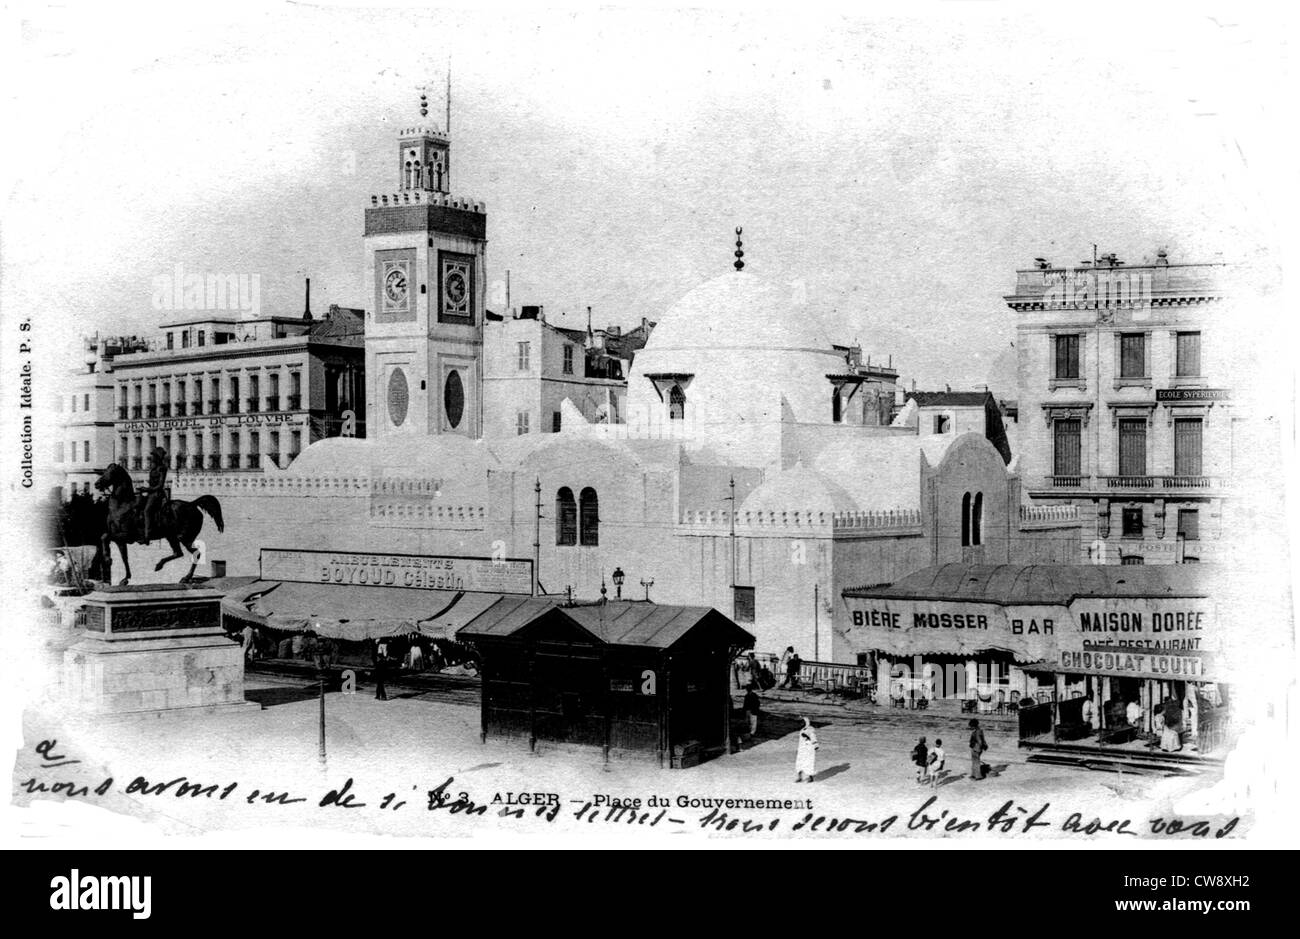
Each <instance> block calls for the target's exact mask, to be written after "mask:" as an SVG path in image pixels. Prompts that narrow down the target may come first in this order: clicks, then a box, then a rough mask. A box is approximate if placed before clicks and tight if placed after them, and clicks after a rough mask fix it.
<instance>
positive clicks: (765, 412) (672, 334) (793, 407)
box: [628, 272, 847, 435]
mask: <svg viewBox="0 0 1300 939" xmlns="http://www.w3.org/2000/svg"><path fill="white" fill-rule="evenodd" d="M846 368H847V363H846V360H845V355H844V353H843V352H836V351H835V350H834V348H833V347H832V345H831V342H830V340H829V339H827V338H826V336H825V335H824V332H823V330H822V328H821V325H820V322H819V320H818V318H817V317H816V316H815V315H814V313H813V311H812V310H811V309H810V308H809V307H808V305H807V304H806V302H804V301H803V298H801V297H799V296H798V295H797V293H796V291H795V289H794V288H792V287H790V286H788V285H783V284H780V283H771V282H769V281H766V280H763V279H762V278H760V277H756V276H754V275H753V274H746V273H743V272H733V273H731V274H724V275H723V276H722V277H718V278H716V279H714V280H711V281H709V282H708V283H707V284H704V285H702V286H700V287H697V288H695V289H694V290H692V291H691V292H690V293H688V294H687V295H686V296H685V297H683V298H682V299H681V300H679V301H678V302H677V303H676V304H674V305H673V306H672V307H671V308H670V309H669V310H668V312H667V313H665V314H664V315H663V316H661V317H660V318H659V321H658V325H656V326H655V328H654V331H653V332H652V333H651V334H650V340H649V342H647V343H646V346H645V348H644V349H642V350H641V351H640V352H638V353H637V354H636V358H635V359H634V360H633V363H632V371H631V374H630V375H629V378H628V405H629V407H628V413H629V421H630V422H635V421H637V420H640V419H648V420H664V419H666V417H667V415H668V403H667V395H668V390H669V388H670V387H671V384H672V383H676V384H677V385H679V386H680V389H681V391H682V392H683V393H684V396H685V416H684V421H685V422H686V423H688V424H691V425H693V426H694V428H695V429H696V431H697V432H698V431H699V430H701V429H702V428H704V427H708V428H709V431H708V433H709V434H712V435H716V434H717V433H719V432H723V431H725V430H726V429H727V428H737V427H753V426H755V425H759V424H772V423H776V422H780V421H783V420H793V421H802V422H809V423H830V420H831V403H830V399H831V390H832V386H831V384H830V383H829V382H828V381H827V378H826V376H827V375H829V374H832V373H836V372H842V371H844V370H845V369H846Z"/></svg>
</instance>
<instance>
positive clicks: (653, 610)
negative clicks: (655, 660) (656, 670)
mask: <svg viewBox="0 0 1300 939" xmlns="http://www.w3.org/2000/svg"><path fill="white" fill-rule="evenodd" d="M550 610H557V611H559V612H560V613H562V614H563V615H564V616H565V617H567V618H568V619H570V620H572V621H573V622H574V623H575V624H577V625H578V626H579V627H581V628H582V629H584V630H586V631H587V632H588V633H591V635H593V636H595V637H596V638H597V639H600V640H601V641H602V642H604V643H607V644H609V645H620V646H641V647H649V648H655V649H667V648H669V647H670V646H672V645H673V644H674V643H676V642H677V641H678V640H679V639H681V638H682V637H683V636H685V635H686V634H687V633H688V632H690V631H691V630H692V629H694V628H695V627H696V626H698V625H699V624H700V623H702V622H703V621H704V620H705V619H707V618H709V617H710V616H716V617H718V619H719V620H720V621H721V622H722V623H725V624H726V625H727V626H728V627H730V628H731V629H732V630H733V631H734V632H735V634H736V641H737V644H739V645H746V644H748V645H753V642H754V637H753V636H751V635H750V634H749V633H747V632H745V631H744V630H743V629H741V628H740V627H739V626H736V625H735V624H734V623H732V622H731V621H730V620H728V619H727V618H726V617H724V616H722V614H720V613H718V612H717V611H716V610H714V609H712V608H711V607H704V606H669V605H661V604H658V603H642V602H637V601H632V600H614V601H610V602H609V603H601V604H592V605H589V606H563V605H561V604H559V603H558V602H557V601H555V600H551V599H548V598H545V597H502V598H501V599H500V600H498V601H497V602H496V603H494V604H493V605H492V606H491V607H490V608H489V609H488V610H486V611H485V612H483V613H482V614H480V615H479V616H477V617H475V618H474V619H473V620H471V621H470V622H469V623H467V624H466V625H465V626H464V627H462V628H461V630H460V631H459V633H458V636H459V637H460V638H466V639H475V638H496V639H504V638H507V637H509V636H512V635H514V634H515V633H517V632H518V631H519V630H521V629H523V628H524V627H525V626H527V625H528V624H530V623H532V622H533V621H535V620H536V619H537V618H538V617H540V616H541V615H543V614H544V613H546V612H548V611H550Z"/></svg>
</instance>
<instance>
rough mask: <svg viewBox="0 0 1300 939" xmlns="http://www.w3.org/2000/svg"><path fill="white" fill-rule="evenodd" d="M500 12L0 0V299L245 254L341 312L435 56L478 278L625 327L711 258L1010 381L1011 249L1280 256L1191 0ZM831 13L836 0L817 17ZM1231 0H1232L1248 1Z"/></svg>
mask: <svg viewBox="0 0 1300 939" xmlns="http://www.w3.org/2000/svg"><path fill="white" fill-rule="evenodd" d="M1134 6H1135V5H1129V6H1123V5H1119V6H1109V5H1105V4H1103V5H1100V6H1090V7H1089V9H1088V15H1086V16H1083V15H1074V16H1070V17H1068V18H1066V17H1061V16H1053V17H1047V16H1046V14H1045V12H1044V11H1043V10H1042V9H1041V8H1040V9H1038V10H1036V9H1035V7H1033V6H1030V5H1017V4H1010V3H978V4H976V3H969V4H967V3H963V4H956V3H935V4H929V5H927V4H916V5H912V6H910V7H908V8H907V10H908V11H909V12H908V16H906V17H904V16H902V15H900V14H899V13H897V12H895V11H894V9H889V8H867V10H866V11H865V12H857V11H856V8H842V10H840V11H837V10H836V9H834V8H829V7H826V8H823V7H819V6H817V5H815V4H810V5H800V6H799V7H798V8H787V9H786V10H785V11H783V12H782V11H770V10H767V9H764V8H763V7H761V6H759V5H755V6H753V7H748V6H747V7H739V6H734V7H714V8H711V9H703V10H700V9H697V10H685V9H674V8H672V7H669V6H659V7H657V8H646V7H641V8H636V9H628V8H622V9H615V8H597V7H594V6H585V7H572V8H567V9H561V8H550V9H547V10H543V11H536V12H534V11H530V10H528V9H527V8H510V7H503V6H500V5H494V6H492V7H490V8H488V9H483V8H470V7H459V8H448V9H433V8H401V7H397V8H387V9H378V8H353V7H346V6H334V5H316V6H312V5H305V4H267V5H263V6H261V7H247V6H244V5H243V4H241V3H223V4H213V5H205V8H204V9H200V10H197V11H189V10H188V9H187V10H186V11H185V12H184V13H183V14H182V13H181V12H180V11H179V10H178V9H177V8H176V7H168V6H157V7H137V8H135V10H136V12H135V13H123V12H121V9H122V8H117V7H115V8H114V9H113V10H112V11H109V10H108V9H106V8H105V6H104V5H100V6H99V7H96V6H90V5H88V6H85V7H75V6H71V7H61V8H43V7H38V6H32V7H30V8H27V9H26V10H25V11H24V13H23V15H22V17H21V18H20V19H21V25H20V27H19V28H18V30H17V34H16V35H11V36H9V37H8V38H7V42H8V43H9V44H10V48H9V49H8V50H7V51H8V52H9V53H11V54H12V56H13V58H11V62H12V63H14V67H13V71H12V73H11V74H20V75H22V76H24V80H23V81H22V82H21V83H19V84H17V85H14V84H12V83H11V87H10V88H9V89H8V91H7V92H6V96H7V100H6V106H7V108H8V109H9V111H10V112H11V113H10V115H9V118H8V122H9V123H10V126H18V127H21V128H23V133H22V135H21V137H20V138H17V139H19V140H20V145H18V146H13V145H12V144H13V141H14V139H15V138H11V140H10V144H11V146H10V147H7V148H5V149H6V153H5V155H4V163H3V167H4V176H3V183H4V197H5V207H4V213H5V221H4V227H3V232H2V234H0V251H2V252H3V253H2V254H0V257H2V258H3V268H2V272H3V278H2V281H0V303H3V308H2V309H3V311H4V313H5V314H6V315H7V316H13V315H15V313H18V312H24V313H30V314H31V315H34V316H35V317H36V318H37V319H38V321H39V322H41V323H42V324H45V325H46V326H49V327H51V328H49V329H47V330H46V333H47V335H50V339H49V340H47V341H46V342H45V343H44V345H43V350H44V351H46V352H47V353H49V352H50V351H51V350H54V349H58V350H62V349H64V348H68V349H70V350H73V351H71V352H70V354H71V355H73V356H74V357H75V356H77V355H78V354H79V353H77V352H76V351H75V340H76V338H77V337H78V335H80V334H83V333H91V332H94V331H96V330H98V331H99V332H101V333H106V334H119V333H133V332H150V333H151V332H153V331H154V330H155V329H156V327H157V325H158V324H159V323H160V322H162V321H163V320H165V319H168V318H170V317H171V314H170V313H167V312H165V311H161V312H160V311H158V310H156V309H155V308H154V306H153V304H152V302H151V301H152V288H153V284H154V279H155V278H156V277H157V276H158V275H160V274H169V273H170V272H172V271H173V270H174V269H175V266H176V265H178V264H180V265H183V267H184V269H185V270H186V271H189V272H204V273H222V274H225V273H235V274H256V275H258V276H259V279H260V284H261V298H262V310H263V312H264V313H283V314H287V315H297V314H300V313H301V311H302V308H303V279H304V277H310V278H311V280H312V306H313V309H314V310H315V311H316V312H318V313H319V312H321V311H323V310H324V309H325V307H326V306H327V305H328V304H330V303H339V304H341V305H344V306H357V307H364V306H366V305H367V301H368V298H369V294H368V292H367V291H366V290H365V289H364V287H363V284H362V276H363V246H362V238H361V233H362V220H363V213H364V208H365V207H366V206H368V205H369V204H370V196H371V195H372V194H379V193H386V192H387V193H391V192H393V191H394V190H395V188H396V186H397V180H396V178H395V175H396V174H395V168H394V162H395V161H394V160H393V151H394V148H395V146H396V132H397V129H399V128H401V127H406V126H410V125H412V124H414V123H418V122H419V116H418V112H417V110H416V109H417V106H418V95H419V89H420V88H421V87H422V86H427V87H428V88H429V94H430V98H431V110H432V114H431V115H430V119H431V120H433V121H434V122H435V123H439V124H440V123H441V122H442V108H443V98H442V94H443V82H444V80H445V74H446V69H447V67H448V62H449V61H450V65H451V69H452V81H453V92H452V94H453V102H452V107H453V115H452V128H451V129H452V190H453V194H455V195H459V196H463V197H468V198H472V199H476V200H483V201H484V202H486V204H487V209H488V238H489V244H488V249H487V259H488V280H489V284H490V285H491V286H490V287H489V307H490V308H493V309H498V310H499V309H502V308H504V306H505V303H504V295H503V294H504V291H503V289H502V285H503V284H504V280H505V276H506V271H507V270H508V271H509V272H510V281H511V302H512V304H513V305H514V306H519V305H521V304H526V303H528V304H542V305H544V306H545V308H546V312H547V316H548V319H550V320H552V321H558V322H561V323H563V324H566V325H583V324H585V320H586V313H585V311H586V308H587V306H589V305H590V306H591V307H592V308H593V311H594V313H593V317H594V319H595V321H596V324H597V325H603V324H605V323H619V324H623V325H625V326H626V325H632V324H635V323H638V322H639V321H640V319H641V318H642V317H648V318H649V319H651V320H654V319H656V318H658V317H659V316H661V315H662V314H663V312H664V311H665V310H667V309H668V308H669V307H670V306H671V305H672V304H673V303H674V302H675V301H676V300H677V299H678V298H680V297H681V296H682V295H683V294H685V293H686V292H687V291H689V290H690V289H691V288H692V287H694V286H696V285H698V284H700V283H701V282H703V281H705V280H708V279H710V278H712V277H715V276H717V275H719V274H723V273H726V272H727V271H729V270H730V269H731V263H732V260H733V258H732V251H733V250H734V245H733V242H734V240H735V235H734V229H735V227H736V226H743V227H744V242H745V245H744V250H745V261H746V270H747V271H751V272H753V273H755V274H759V275H761V276H764V277H769V278H772V279H776V280H780V281H783V282H787V283H790V284H791V285H792V295H794V294H796V293H802V294H805V295H806V296H807V305H806V307H803V308H799V309H796V310H792V315H800V316H813V317H816V318H817V319H818V320H819V322H820V323H821V324H822V326H823V327H824V331H825V332H826V333H827V334H828V335H830V336H832V337H833V338H835V339H836V340H838V341H843V342H850V341H855V340H856V341H857V342H860V343H861V344H862V346H863V350H864V352H865V353H869V354H871V355H872V356H873V360H874V359H877V358H881V359H883V358H886V357H890V356H892V361H893V364H894V365H895V367H897V368H899V370H900V372H901V373H902V376H903V378H904V380H908V379H911V378H915V379H916V380H917V381H918V382H919V384H920V386H921V387H930V388H934V387H942V386H943V385H944V384H949V385H951V386H952V387H954V388H959V387H960V388H970V387H978V386H980V385H981V384H984V383H988V382H992V383H994V385H995V388H994V390H995V391H999V392H1002V393H1004V394H1005V393H1007V392H1009V391H1010V389H1008V388H1007V387H1006V385H1007V383H1008V382H1010V381H1012V380H1013V376H1014V372H1013V371H1012V370H1009V369H1008V363H1009V362H1010V359H1009V353H1008V350H1009V349H1010V348H1011V343H1012V342H1013V340H1014V323H1015V320H1014V316H1013V314H1011V313H1010V311H1009V310H1008V309H1007V308H1006V305H1005V303H1004V301H1003V299H1002V298H1003V296H1004V295H1005V294H1007V293H1009V292H1010V291H1011V289H1012V286H1013V284H1014V280H1015V270H1016V269H1017V268H1023V267H1028V266H1031V264H1032V261H1033V259H1034V258H1035V257H1039V256H1042V257H1047V258H1049V259H1051V260H1052V261H1055V262H1062V263H1074V262H1078V261H1080V260H1082V259H1085V258H1090V257H1091V256H1092V250H1093V245H1094V244H1096V245H1097V246H1098V250H1099V251H1101V252H1102V253H1106V252H1109V251H1114V252H1116V253H1117V254H1119V256H1120V257H1121V258H1123V259H1125V260H1127V261H1129V262H1130V263H1136V262H1140V261H1141V260H1142V259H1143V258H1144V257H1145V258H1153V257H1154V254H1155V251H1156V249H1157V248H1159V247H1164V248H1166V249H1167V250H1168V251H1169V253H1170V258H1171V260H1172V261H1175V262H1177V261H1195V260H1214V259H1216V258H1217V256H1218V255H1220V254H1222V255H1223V259H1225V260H1230V261H1237V262H1241V263H1243V264H1249V265H1254V266H1257V267H1259V268H1260V269H1261V270H1263V271H1265V272H1269V271H1274V270H1276V269H1279V268H1280V267H1281V265H1282V263H1283V253H1284V250H1285V248H1284V243H1283V236H1282V227H1281V226H1282V225H1283V224H1284V223H1285V222H1286V219H1285V217H1284V216H1285V211H1284V203H1283V202H1282V201H1281V200H1279V198H1278V195H1279V193H1278V190H1277V186H1278V180H1280V179H1290V178H1291V177H1292V166H1293V163H1292V162H1291V157H1292V155H1293V154H1292V152H1291V151H1290V147H1289V145H1288V146H1281V145H1280V143H1279V141H1280V140H1281V139H1282V138H1281V137H1280V136H1279V135H1280V134H1282V132H1283V131H1282V128H1284V127H1286V126H1289V122H1290V121H1291V112H1290V110H1289V107H1288V106H1287V105H1288V103H1287V102H1286V101H1285V99H1284V88H1285V87H1287V86H1289V84H1290V82H1289V78H1290V75H1289V74H1288V67H1287V65H1286V60H1285V54H1286V51H1287V50H1286V45H1285V41H1286V33H1285V31H1284V30H1282V29H1279V28H1277V27H1278V24H1277V22H1276V21H1271V20H1267V19H1261V18H1260V17H1259V16H1258V15H1256V16H1255V18H1253V19H1243V20H1241V21H1237V20H1236V19H1234V18H1232V17H1227V18H1225V17H1224V15H1223V14H1222V13H1221V12H1220V13H1217V14H1214V15H1210V14H1208V13H1206V12H1203V11H1201V9H1200V8H1198V7H1196V6H1194V5H1193V6H1186V5H1183V6H1179V7H1174V6H1164V5H1152V6H1149V7H1148V6H1143V7H1141V8H1133V7H1134ZM849 10H852V12H846V11H849ZM1255 12H1256V13H1258V11H1255Z"/></svg>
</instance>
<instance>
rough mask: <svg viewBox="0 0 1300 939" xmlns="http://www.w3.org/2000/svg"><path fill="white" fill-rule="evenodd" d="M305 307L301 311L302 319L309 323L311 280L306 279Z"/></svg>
mask: <svg viewBox="0 0 1300 939" xmlns="http://www.w3.org/2000/svg"><path fill="white" fill-rule="evenodd" d="M306 302H307V305H306V307H305V308H304V309H303V311H302V318H303V319H305V320H306V321H307V322H309V323H310V322H311V278H310V277H308V278H307V301H306Z"/></svg>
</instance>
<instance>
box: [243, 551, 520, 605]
mask: <svg viewBox="0 0 1300 939" xmlns="http://www.w3.org/2000/svg"><path fill="white" fill-rule="evenodd" d="M261 566H262V579H263V580H280V581H289V582H294V583H306V584H333V585H336V586H349V587H402V588H406V589H410V590H461V591H467V592H470V593H512V594H523V595H531V594H532V592H533V562H532V561H531V560H529V559H521V558H481V557H477V558H470V557H448V556H433V555H421V554H371V553H366V552H349V551H311V550H290V549H281V548H263V549H262V554H261Z"/></svg>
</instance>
